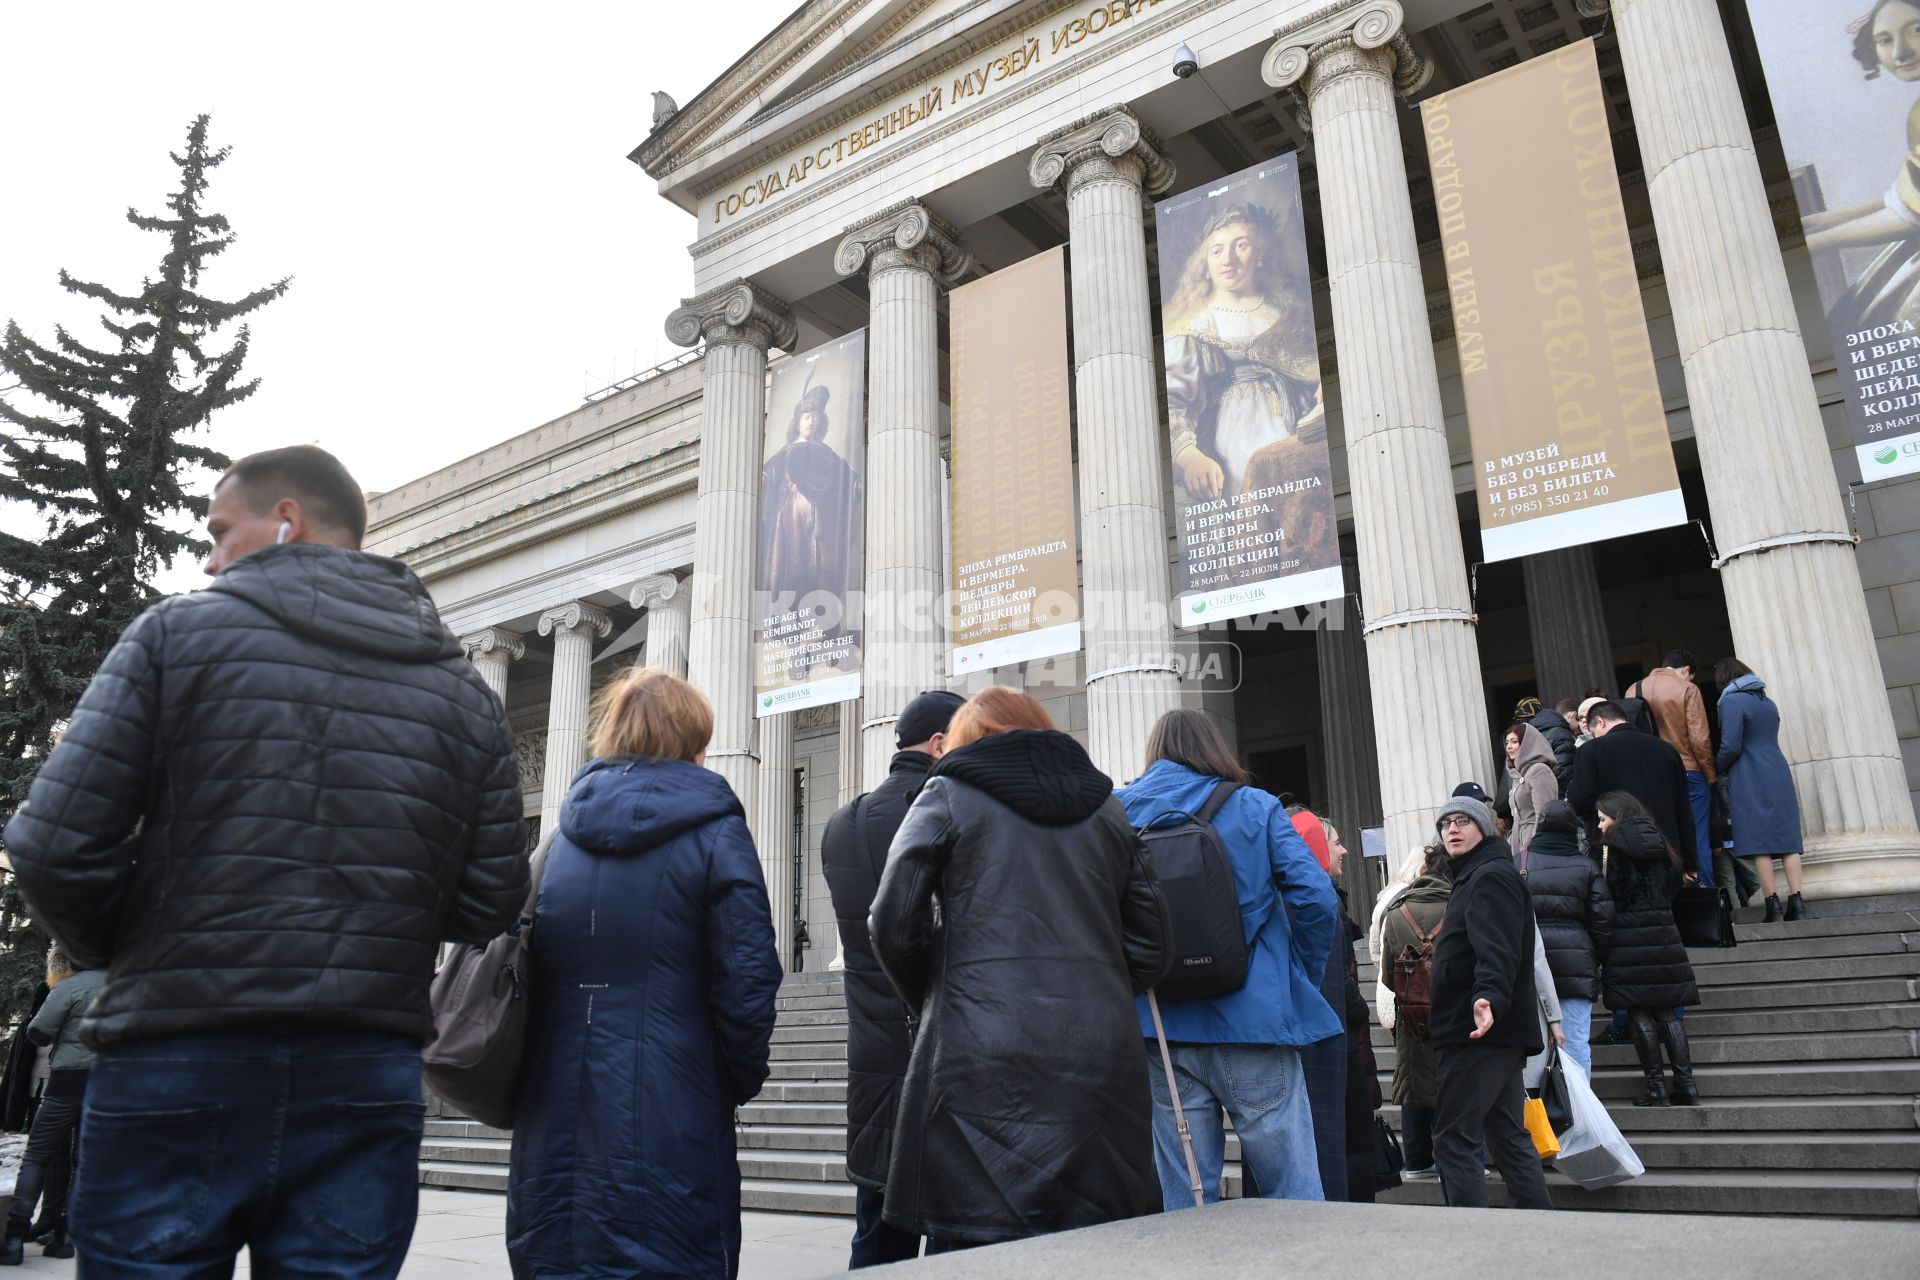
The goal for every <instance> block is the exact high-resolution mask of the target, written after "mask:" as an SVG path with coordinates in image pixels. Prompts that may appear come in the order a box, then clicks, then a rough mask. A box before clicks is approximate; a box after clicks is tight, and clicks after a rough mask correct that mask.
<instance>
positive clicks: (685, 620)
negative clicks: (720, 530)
mask: <svg viewBox="0 0 1920 1280" xmlns="http://www.w3.org/2000/svg"><path fill="white" fill-rule="evenodd" d="M694 536H695V537H696V538H697V537H699V534H697V533H696V534H695V535H694ZM627 603H628V604H630V605H632V606H633V607H634V608H636V609H645V610H646V611H647V665H648V666H650V667H658V668H659V669H660V670H662V671H671V672H673V674H674V675H677V676H679V677H681V678H682V679H685V678H686V674H687V627H688V625H689V624H690V623H691V622H692V619H693V593H692V592H691V591H690V590H688V588H687V584H686V583H685V582H684V581H683V580H682V579H681V578H680V577H679V576H678V575H677V574H671V573H656V574H653V575H652V576H651V577H646V578H642V579H640V581H638V582H636V583H634V584H633V587H632V589H631V590H629V591H628V592H627Z"/></svg>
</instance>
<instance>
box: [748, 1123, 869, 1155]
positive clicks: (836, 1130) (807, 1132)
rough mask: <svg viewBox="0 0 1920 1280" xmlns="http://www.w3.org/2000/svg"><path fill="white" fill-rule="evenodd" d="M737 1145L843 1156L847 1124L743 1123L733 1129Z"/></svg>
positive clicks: (845, 1151)
mask: <svg viewBox="0 0 1920 1280" xmlns="http://www.w3.org/2000/svg"><path fill="white" fill-rule="evenodd" d="M735 1132H736V1133H738V1134H739V1136H740V1146H741V1147H742V1148H744V1149H751V1150H755V1151H819V1152H825V1153H827V1154H830V1155H835V1156H844V1155H846V1153H847V1127H846V1125H845V1124H841V1125H838V1126H827V1125H821V1126H816V1125H797V1124H743V1125H740V1126H739V1127H738V1128H737V1129H736V1130H735Z"/></svg>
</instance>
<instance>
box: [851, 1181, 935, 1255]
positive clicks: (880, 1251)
mask: <svg viewBox="0 0 1920 1280" xmlns="http://www.w3.org/2000/svg"><path fill="white" fill-rule="evenodd" d="M885 1207H886V1195H885V1193H884V1192H879V1191H875V1190H874V1189H873V1188H872V1187H862V1186H858V1185H856V1186H855V1187H854V1189H853V1256H852V1258H851V1259H850V1260H849V1261H848V1262H847V1270H849V1271H858V1270H860V1269H861V1268H863V1267H884V1266H885V1265H886V1264H887V1263H889V1262H907V1261H910V1260H911V1259H914V1258H917V1257H919V1256H920V1237H919V1236H917V1235H914V1234H913V1232H911V1231H902V1230H901V1229H900V1228H898V1227H890V1226H888V1225H887V1224H886V1223H885V1222H882V1221H881V1220H880V1213H881V1210H882V1209H884V1208H885Z"/></svg>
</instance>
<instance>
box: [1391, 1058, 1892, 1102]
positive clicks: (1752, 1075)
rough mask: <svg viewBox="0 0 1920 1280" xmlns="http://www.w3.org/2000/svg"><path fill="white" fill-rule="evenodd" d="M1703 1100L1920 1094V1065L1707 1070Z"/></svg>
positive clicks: (1616, 1093)
mask: <svg viewBox="0 0 1920 1280" xmlns="http://www.w3.org/2000/svg"><path fill="white" fill-rule="evenodd" d="M1694 1074H1695V1075H1696V1077H1697V1078H1698V1081H1699V1085H1700V1092H1701V1096H1702V1098H1703V1099H1721V1098H1743V1099H1757V1100H1763V1101H1764V1100H1771V1099H1777V1098H1782V1097H1792V1098H1834V1097H1852V1096H1858V1095H1872V1096H1884V1095H1887V1094H1901V1093H1905V1094H1909V1095H1914V1094H1920V1061H1907V1062H1902V1061H1898V1060H1890V1059H1881V1060H1878V1061H1865V1062H1846V1061H1835V1062H1792V1063H1757V1064H1741V1065H1733V1066H1726V1065H1719V1066H1703V1067H1701V1068H1700V1069H1699V1070H1698V1071H1696V1072H1695V1073H1694ZM1643 1087H1644V1081H1643V1080H1642V1078H1641V1075H1640V1072H1639V1071H1638V1069H1618V1068H1616V1069H1605V1068H1603V1069H1602V1070H1600V1071H1598V1072H1596V1073H1595V1075H1594V1080H1593V1091H1594V1093H1595V1094H1596V1095H1597V1096H1598V1097H1599V1098H1600V1099H1601V1100H1602V1101H1604V1102H1606V1103H1608V1104H1610V1105H1612V1104H1614V1103H1617V1102H1618V1101H1619V1100H1620V1099H1623V1098H1629V1097H1635V1096H1638V1095H1639V1093H1640V1091H1641V1089H1642V1088H1643ZM1391 1088H1392V1077H1391V1075H1390V1073H1386V1072H1383V1073H1382V1074H1381V1076H1380V1089H1381V1092H1383V1093H1385V1092H1388V1091H1389V1090H1390V1089H1391Z"/></svg>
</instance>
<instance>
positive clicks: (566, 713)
mask: <svg viewBox="0 0 1920 1280" xmlns="http://www.w3.org/2000/svg"><path fill="white" fill-rule="evenodd" d="M612 631H613V619H612V618H610V617H608V616H607V611H606V610H604V609H602V608H600V607H599V606H598V605H592V604H588V603H587V602H586V601H584V600H574V601H571V602H570V603H567V604H563V605H561V606H560V607H559V608H557V609H549V610H547V611H546V612H545V613H543V614H541V615H540V634H541V635H543V636H552V637H553V692H552V694H551V695H550V697H549V700H548V702H547V771H546V779H545V781H544V783H543V784H542V786H541V790H540V831H541V833H542V834H543V835H544V834H545V833H546V832H549V831H552V830H553V829H554V825H555V824H556V823H558V822H559V820H560V806H561V804H562V803H563V802H564V801H565V800H566V798H567V788H568V787H569V786H571V785H572V783H573V775H574V774H576V773H578V772H579V771H580V766H581V765H583V764H585V763H586V761H587V707H588V703H589V701H590V700H591V698H592V694H593V642H594V638H595V637H599V638H600V639H603V640H604V639H605V638H606V637H607V636H608V635H610V634H611V633H612Z"/></svg>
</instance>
